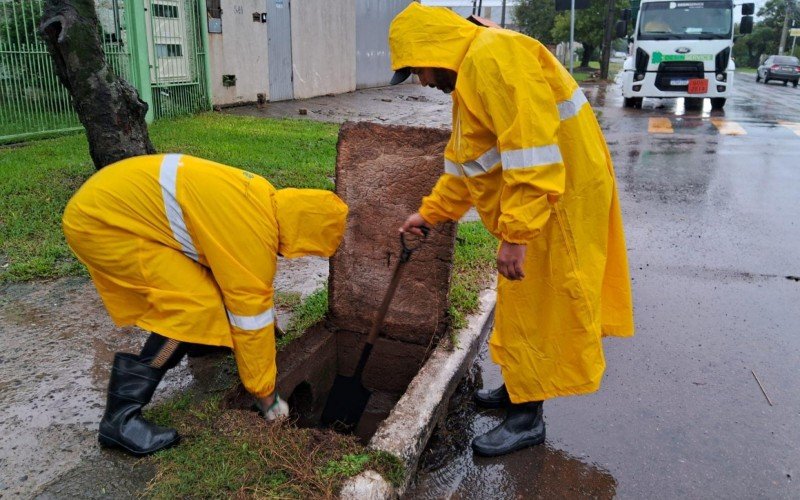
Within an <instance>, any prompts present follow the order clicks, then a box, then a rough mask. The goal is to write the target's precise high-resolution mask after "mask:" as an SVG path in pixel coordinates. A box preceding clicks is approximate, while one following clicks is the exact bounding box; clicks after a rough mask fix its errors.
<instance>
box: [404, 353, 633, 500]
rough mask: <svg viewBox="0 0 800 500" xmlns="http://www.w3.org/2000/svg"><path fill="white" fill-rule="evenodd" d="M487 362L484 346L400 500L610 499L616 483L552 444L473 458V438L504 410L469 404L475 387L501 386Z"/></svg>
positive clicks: (490, 424) (486, 429)
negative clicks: (499, 499)
mask: <svg viewBox="0 0 800 500" xmlns="http://www.w3.org/2000/svg"><path fill="white" fill-rule="evenodd" d="M487 358H488V353H487V352H486V349H485V348H484V350H483V352H482V353H481V355H480V357H479V359H478V362H476V364H475V365H474V366H473V369H472V370H471V372H470V374H469V375H468V376H467V378H466V379H465V380H463V381H462V382H461V384H460V385H459V386H458V388H457V389H456V392H455V394H454V395H453V397H452V398H451V401H450V410H449V413H448V415H447V417H446V418H445V420H444V421H443V422H442V423H441V424H440V425H439V426H438V427H437V429H436V430H435V431H434V434H433V436H432V437H431V440H430V441H429V442H428V447H427V448H426V450H425V452H424V453H423V454H422V456H421V457H420V462H419V467H418V473H417V477H416V479H415V481H414V484H413V485H412V486H411V487H410V488H409V490H408V492H407V493H406V495H405V496H404V498H408V499H412V498H413V499H427V498H431V499H432V498H596V499H610V498H613V497H614V496H615V494H616V488H617V482H616V480H615V479H614V477H613V476H612V475H611V474H610V473H609V472H607V471H606V470H604V469H602V468H601V467H598V466H596V465H594V464H591V463H585V462H584V461H582V460H581V459H579V458H577V457H574V456H572V455H570V454H569V453H567V452H565V451H563V450H559V449H557V448H555V447H554V446H553V445H552V444H550V442H545V444H544V445H541V446H536V447H533V448H528V449H526V450H522V451H519V452H516V453H513V454H511V455H508V456H505V457H496V458H483V457H477V456H474V455H473V453H472V449H471V447H470V443H471V441H472V439H473V438H474V437H475V436H478V435H480V434H483V433H484V432H486V431H488V430H490V429H491V428H493V427H494V426H495V425H497V424H498V423H500V422H501V420H502V418H503V412H502V411H500V410H479V409H478V408H477V407H476V406H475V404H474V403H473V402H472V394H473V392H474V391H475V390H476V389H478V388H480V387H496V386H497V385H499V384H500V383H502V379H501V377H500V375H499V372H497V370H496V367H494V366H493V365H491V362H489V361H488V359H487ZM482 379H483V381H482ZM546 418H547V415H546V414H545V419H546Z"/></svg>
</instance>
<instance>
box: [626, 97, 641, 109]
mask: <svg viewBox="0 0 800 500" xmlns="http://www.w3.org/2000/svg"><path fill="white" fill-rule="evenodd" d="M642 99H643V98H642V97H624V98H623V99H622V105H623V106H625V107H626V108H641V107H642Z"/></svg>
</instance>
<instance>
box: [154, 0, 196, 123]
mask: <svg viewBox="0 0 800 500" xmlns="http://www.w3.org/2000/svg"><path fill="white" fill-rule="evenodd" d="M202 3H203V4H205V1H203V2H202ZM146 5H147V8H146V9H145V10H146V12H147V15H146V16H145V20H146V29H147V40H148V44H147V45H148V46H147V54H148V59H149V60H150V64H149V66H150V82H149V83H150V85H151V87H152V99H153V111H154V113H155V118H164V117H169V116H177V115H185V114H190V113H195V112H197V111H202V110H206V109H209V108H210V102H211V99H210V95H209V91H208V89H209V87H208V85H206V83H207V78H206V75H208V66H207V58H206V53H207V50H206V44H205V40H207V38H208V37H207V36H205V33H204V30H203V29H202V28H203V27H204V26H205V23H206V20H205V17H204V16H203V15H202V14H203V12H204V10H205V5H203V7H202V8H203V12H201V10H200V3H199V2H198V1H197V0H146Z"/></svg>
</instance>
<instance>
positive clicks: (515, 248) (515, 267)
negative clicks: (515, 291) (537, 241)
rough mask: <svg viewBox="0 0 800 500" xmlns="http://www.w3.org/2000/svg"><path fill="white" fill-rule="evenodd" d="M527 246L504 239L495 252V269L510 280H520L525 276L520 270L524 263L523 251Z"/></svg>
mask: <svg viewBox="0 0 800 500" xmlns="http://www.w3.org/2000/svg"><path fill="white" fill-rule="evenodd" d="M527 249H528V247H527V246H525V245H518V244H516V243H509V242H507V241H504V242H503V243H501V244H500V251H499V252H497V271H498V272H499V273H500V274H502V275H503V276H505V277H506V278H508V279H510V280H521V279H522V278H524V277H525V272H524V271H523V270H522V268H523V266H524V264H525V252H526V251H527Z"/></svg>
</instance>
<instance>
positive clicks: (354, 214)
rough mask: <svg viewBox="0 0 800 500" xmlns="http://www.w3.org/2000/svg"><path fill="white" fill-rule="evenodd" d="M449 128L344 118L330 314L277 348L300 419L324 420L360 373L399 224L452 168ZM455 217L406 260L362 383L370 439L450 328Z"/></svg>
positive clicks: (360, 431)
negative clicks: (342, 225)
mask: <svg viewBox="0 0 800 500" xmlns="http://www.w3.org/2000/svg"><path fill="white" fill-rule="evenodd" d="M449 136H450V132H449V131H448V130H443V129H430V128H420V127H403V126H387V125H380V124H374V123H345V124H343V125H342V127H341V128H340V131H339V140H338V143H337V158H336V194H337V195H339V197H340V198H342V199H343V200H344V201H345V203H347V205H348V207H349V214H348V220H347V227H346V230H345V234H344V237H343V240H342V243H341V245H340V247H339V249H338V251H337V253H336V254H335V255H334V256H333V257H332V258H331V260H330V274H329V279H328V314H327V317H326V318H325V319H324V320H323V321H321V322H320V323H318V324H317V325H315V326H313V327H312V328H310V329H309V330H308V331H307V332H306V333H305V334H304V335H303V336H302V337H301V338H299V339H298V340H296V341H294V342H293V343H292V344H290V345H289V346H287V347H286V348H285V349H284V350H282V351H281V352H280V353H279V355H278V377H279V378H278V387H277V389H278V392H279V394H281V395H282V396H283V397H284V399H286V398H288V400H289V403H290V407H291V408H292V411H293V412H294V413H293V415H294V416H295V418H296V421H297V424H298V425H301V426H316V425H318V424H319V422H320V417H321V416H322V411H323V409H324V407H325V403H326V400H327V397H328V393H329V391H330V390H331V387H332V386H333V383H334V380H335V378H336V376H337V374H339V375H343V376H352V375H353V373H354V371H355V369H356V364H357V362H358V360H359V358H360V355H361V352H362V349H363V347H364V341H365V339H366V337H367V333H368V332H369V330H370V328H371V326H372V322H373V320H374V318H375V315H376V312H377V311H378V309H379V308H380V304H381V302H382V300H383V298H384V296H385V294H386V291H387V288H388V286H389V282H390V281H391V278H392V274H393V271H394V267H395V264H396V262H397V260H398V259H399V258H400V255H401V243H400V238H399V236H400V235H399V232H398V228H400V226H401V225H402V224H403V222H404V221H405V219H406V217H408V215H410V214H412V213H414V212H416V211H417V210H418V209H419V206H420V203H421V200H422V198H423V197H424V196H427V195H428V194H429V193H430V191H431V189H432V188H433V186H434V185H435V184H436V181H437V180H438V179H439V176H440V175H441V174H442V172H443V170H444V158H443V152H444V149H445V146H446V144H447V141H448V139H449ZM455 234H456V224H455V223H445V224H440V225H438V226H437V227H436V229H435V230H434V231H431V232H430V234H429V235H428V236H427V237H426V238H425V240H424V242H423V244H422V245H421V247H420V248H419V249H418V250H417V251H416V252H414V253H413V255H412V257H411V260H410V261H409V262H408V263H407V264H406V265H405V267H404V269H403V272H402V275H401V278H400V282H399V285H398V287H397V291H396V293H395V295H394V297H393V299H392V302H391V305H390V307H389V309H388V312H387V314H386V318H385V320H384V323H383V327H382V328H381V330H380V334H379V337H378V339H377V341H376V342H375V345H374V347H373V350H372V352H371V355H370V358H369V361H368V363H367V364H366V366H365V368H364V371H363V375H362V378H361V380H362V383H363V386H364V387H365V388H367V389H368V390H369V391H370V392H371V393H372V395H371V396H370V398H369V400H368V402H367V406H366V408H365V410H364V413H363V415H362V418H361V419H360V421H359V423H358V426H357V427H356V428H355V434H357V435H358V436H359V437H360V438H361V439H362V440H363V441H367V440H369V438H370V437H371V436H372V435H373V434H374V433H375V431H376V430H377V428H378V426H379V425H380V423H381V422H382V421H383V420H384V419H385V418H386V417H387V416H388V415H389V413H390V412H391V410H392V408H393V407H394V406H395V404H396V403H397V401H398V400H399V399H400V397H401V396H402V395H403V393H404V392H405V390H406V388H407V387H408V385H409V383H410V382H411V380H412V379H413V378H414V376H415V375H416V374H417V372H418V371H419V369H420V368H421V367H422V365H423V364H424V362H425V361H426V359H427V357H428V355H429V354H430V352H432V350H433V349H434V348H435V347H436V344H437V342H438V340H439V339H441V338H442V337H443V336H444V335H445V333H446V332H447V330H448V327H449V317H448V307H449V302H448V291H449V283H450V276H451V271H452V264H453V254H454V248H455V247H454V245H455Z"/></svg>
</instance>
